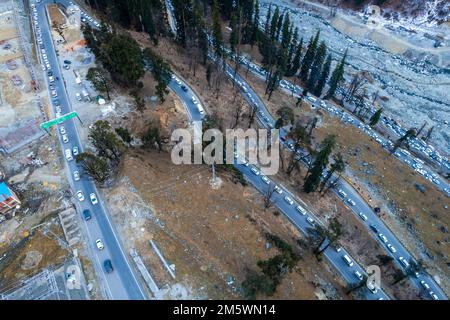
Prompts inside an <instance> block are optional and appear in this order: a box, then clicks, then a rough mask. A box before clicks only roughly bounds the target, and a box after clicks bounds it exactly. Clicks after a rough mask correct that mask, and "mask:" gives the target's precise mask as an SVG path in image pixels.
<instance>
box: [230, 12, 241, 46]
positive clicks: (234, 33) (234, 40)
mask: <svg viewBox="0 0 450 320" xmlns="http://www.w3.org/2000/svg"><path fill="white" fill-rule="evenodd" d="M230 28H231V34H230V50H231V52H233V53H234V52H235V51H236V45H237V44H238V37H239V35H238V32H239V29H238V26H237V17H236V14H233V15H232V16H231V21H230Z"/></svg>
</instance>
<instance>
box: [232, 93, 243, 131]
mask: <svg viewBox="0 0 450 320" xmlns="http://www.w3.org/2000/svg"><path fill="white" fill-rule="evenodd" d="M243 106H244V101H242V98H239V99H238V101H237V103H236V105H235V109H234V123H233V125H232V126H231V129H234V128H236V127H237V125H238V123H239V119H240V118H241V114H242V108H243Z"/></svg>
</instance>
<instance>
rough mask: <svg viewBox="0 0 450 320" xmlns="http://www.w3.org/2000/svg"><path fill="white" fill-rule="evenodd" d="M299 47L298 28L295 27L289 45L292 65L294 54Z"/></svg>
mask: <svg viewBox="0 0 450 320" xmlns="http://www.w3.org/2000/svg"><path fill="white" fill-rule="evenodd" d="M291 28H292V25H291ZM291 33H292V29H291ZM297 45H298V28H297V27H295V29H294V32H293V33H292V37H291V43H290V45H289V53H288V57H289V64H290V65H291V64H292V60H293V56H294V52H295V49H296V48H297Z"/></svg>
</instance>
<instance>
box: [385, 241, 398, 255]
mask: <svg viewBox="0 0 450 320" xmlns="http://www.w3.org/2000/svg"><path fill="white" fill-rule="evenodd" d="M387 247H388V249H389V251H391V252H392V253H396V252H397V250H396V249H395V247H394V246H393V245H392V244H390V243H388V244H387Z"/></svg>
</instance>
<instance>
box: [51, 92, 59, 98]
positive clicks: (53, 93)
mask: <svg viewBox="0 0 450 320" xmlns="http://www.w3.org/2000/svg"><path fill="white" fill-rule="evenodd" d="M51 93H52V98H56V97H58V93H57V92H56V90H52V91H51Z"/></svg>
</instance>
